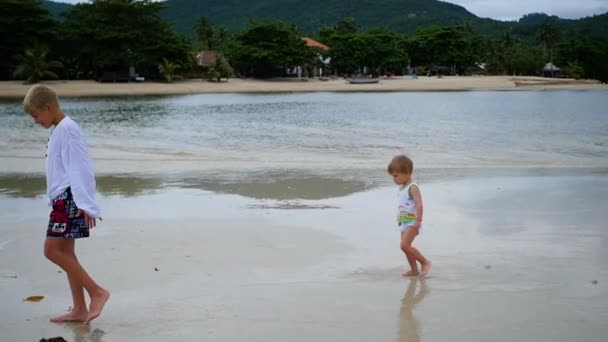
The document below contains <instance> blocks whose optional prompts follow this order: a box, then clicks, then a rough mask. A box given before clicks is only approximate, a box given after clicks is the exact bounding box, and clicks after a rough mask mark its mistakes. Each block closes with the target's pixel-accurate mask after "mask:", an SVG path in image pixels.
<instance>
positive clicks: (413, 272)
mask: <svg viewBox="0 0 608 342" xmlns="http://www.w3.org/2000/svg"><path fill="white" fill-rule="evenodd" d="M417 275H418V270H409V271H407V272H405V273H403V274H402V276H404V277H414V276H417Z"/></svg>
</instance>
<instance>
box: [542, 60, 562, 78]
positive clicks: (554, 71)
mask: <svg viewBox="0 0 608 342" xmlns="http://www.w3.org/2000/svg"><path fill="white" fill-rule="evenodd" d="M559 75H560V68H558V67H556V66H555V64H553V63H551V62H549V63H547V64H546V65H545V67H544V68H543V76H545V77H559Z"/></svg>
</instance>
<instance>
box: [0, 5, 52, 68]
mask: <svg viewBox="0 0 608 342" xmlns="http://www.w3.org/2000/svg"><path fill="white" fill-rule="evenodd" d="M0 13H1V14H0V36H1V37H2V38H1V39H0V79H7V78H11V77H12V76H13V72H12V70H13V68H14V67H15V64H16V63H17V62H18V58H17V57H18V56H19V55H23V54H24V53H25V50H26V49H30V48H32V47H33V46H35V45H37V44H43V45H50V44H51V43H52V42H53V40H54V38H55V35H56V29H57V22H56V21H55V20H54V19H53V18H52V17H51V15H50V14H49V12H48V11H47V10H46V9H44V8H43V7H42V6H41V1H39V0H0Z"/></svg>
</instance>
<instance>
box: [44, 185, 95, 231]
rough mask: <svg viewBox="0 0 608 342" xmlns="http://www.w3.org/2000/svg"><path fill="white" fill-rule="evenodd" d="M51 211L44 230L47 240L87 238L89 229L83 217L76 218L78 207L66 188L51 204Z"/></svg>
mask: <svg viewBox="0 0 608 342" xmlns="http://www.w3.org/2000/svg"><path fill="white" fill-rule="evenodd" d="M52 205H53V210H51V215H50V219H49V226H48V228H47V230H46V237H47V238H60V239H78V238H85V237H89V228H88V227H87V225H86V224H85V221H84V216H80V217H76V214H77V213H78V207H76V202H74V197H72V191H71V189H70V188H67V189H66V190H65V191H64V192H63V193H62V194H61V195H59V196H57V198H55V199H54V200H53V202H52Z"/></svg>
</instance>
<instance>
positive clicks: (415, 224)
mask: <svg viewBox="0 0 608 342" xmlns="http://www.w3.org/2000/svg"><path fill="white" fill-rule="evenodd" d="M421 224H422V222H418V221H416V222H414V224H413V225H411V226H410V227H412V228H414V229H416V230H420V225H421Z"/></svg>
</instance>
